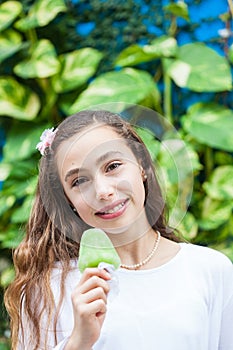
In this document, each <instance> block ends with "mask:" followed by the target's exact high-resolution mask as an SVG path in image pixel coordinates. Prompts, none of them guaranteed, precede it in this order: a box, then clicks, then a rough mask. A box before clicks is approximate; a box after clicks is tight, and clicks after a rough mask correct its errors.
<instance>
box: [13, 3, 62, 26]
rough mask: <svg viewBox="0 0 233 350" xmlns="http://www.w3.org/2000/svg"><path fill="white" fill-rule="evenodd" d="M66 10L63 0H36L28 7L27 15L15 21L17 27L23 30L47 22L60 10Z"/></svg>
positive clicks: (44, 24)
mask: <svg viewBox="0 0 233 350" xmlns="http://www.w3.org/2000/svg"><path fill="white" fill-rule="evenodd" d="M66 10H67V8H66V5H65V1H63V0H37V1H35V2H34V4H33V5H32V6H31V7H30V10H29V13H28V16H27V17H26V18H23V19H21V20H19V21H17V22H16V24H15V26H16V28H17V29H19V30H21V31H23V32H25V31H27V30H29V29H32V28H36V27H44V26H46V25H47V24H49V23H50V22H51V21H52V20H53V19H54V18H55V17H56V16H57V14H58V13H60V12H65V11H66Z"/></svg>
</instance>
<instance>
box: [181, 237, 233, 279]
mask: <svg viewBox="0 0 233 350" xmlns="http://www.w3.org/2000/svg"><path fill="white" fill-rule="evenodd" d="M181 249H182V250H183V253H184V255H185V256H186V258H187V260H188V261H189V262H190V263H192V264H194V265H195V266H197V267H200V268H202V269H204V270H209V271H211V270H214V271H215V273H217V272H225V273H229V274H232V275H233V264H232V262H231V260H230V259H229V258H228V257H227V256H226V255H224V254H223V253H222V252H220V251H218V250H215V249H212V248H209V247H203V246H199V245H195V244H191V243H181Z"/></svg>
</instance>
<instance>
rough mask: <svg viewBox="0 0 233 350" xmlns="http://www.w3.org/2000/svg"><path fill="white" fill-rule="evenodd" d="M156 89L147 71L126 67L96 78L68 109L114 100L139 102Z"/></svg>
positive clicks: (78, 108) (75, 109) (72, 109)
mask: <svg viewBox="0 0 233 350" xmlns="http://www.w3.org/2000/svg"><path fill="white" fill-rule="evenodd" d="M155 90H156V85H155V83H154V81H153V79H152V77H151V76H150V74H148V73H147V72H144V71H139V70H136V69H133V68H126V69H123V70H121V71H119V72H115V71H114V72H108V73H105V74H102V75H100V76H99V77H98V78H96V79H95V80H94V81H93V82H92V83H91V84H90V85H89V86H88V88H87V89H86V90H85V91H84V92H83V93H82V94H80V95H79V97H78V98H77V100H76V101H75V102H74V104H73V105H72V106H71V107H70V108H69V109H68V112H69V114H73V113H75V112H77V111H78V110H82V109H84V108H87V107H90V106H94V105H98V104H103V103H108V102H109V103H112V102H123V103H124V102H125V103H138V102H140V101H142V100H143V99H144V98H145V97H146V96H148V95H150V94H151V93H153V92H154V91H155Z"/></svg>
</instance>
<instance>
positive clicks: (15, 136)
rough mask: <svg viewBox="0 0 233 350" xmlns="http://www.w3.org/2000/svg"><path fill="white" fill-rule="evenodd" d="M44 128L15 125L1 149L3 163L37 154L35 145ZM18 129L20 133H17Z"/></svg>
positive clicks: (29, 124)
mask: <svg viewBox="0 0 233 350" xmlns="http://www.w3.org/2000/svg"><path fill="white" fill-rule="evenodd" d="M45 128H46V127H45V126H44V125H39V126H35V125H34V124H32V123H22V122H21V123H16V124H15V125H14V127H13V128H12V129H11V130H10V132H9V133H8V134H7V142H6V144H5V145H4V148H3V155H4V160H5V162H12V161H14V160H16V159H25V158H28V157H29V156H31V154H33V153H35V152H37V150H36V145H37V143H39V141H40V136H41V134H42V132H43V130H44V129H45ZM19 129H20V133H19Z"/></svg>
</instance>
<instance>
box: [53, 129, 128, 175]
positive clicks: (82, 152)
mask: <svg viewBox="0 0 233 350" xmlns="http://www.w3.org/2000/svg"><path fill="white" fill-rule="evenodd" d="M109 151H119V152H121V153H122V154H124V155H125V156H126V157H129V156H130V157H132V155H133V154H132V152H131V150H130V148H129V147H128V146H127V144H126V142H125V139H124V138H123V137H121V136H120V135H119V134H118V133H117V132H116V131H115V130H114V129H113V128H111V127H109V126H105V125H98V124H97V125H94V126H92V127H89V128H86V129H85V130H83V131H82V132H81V133H78V134H75V135H74V136H72V137H71V138H69V139H68V140H66V141H63V142H62V143H61V145H60V146H59V148H58V152H57V157H56V158H57V164H58V169H59V170H60V171H61V170H62V172H63V171H65V169H66V168H67V167H70V166H77V167H81V166H83V164H84V163H92V162H93V163H94V161H95V159H96V158H97V157H99V156H101V154H104V153H106V152H109Z"/></svg>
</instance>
